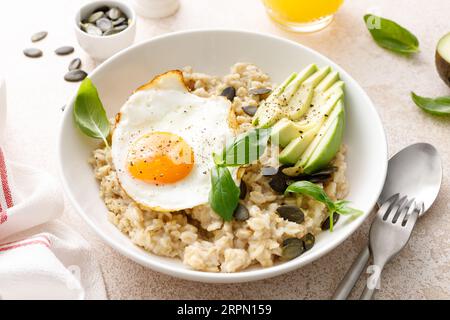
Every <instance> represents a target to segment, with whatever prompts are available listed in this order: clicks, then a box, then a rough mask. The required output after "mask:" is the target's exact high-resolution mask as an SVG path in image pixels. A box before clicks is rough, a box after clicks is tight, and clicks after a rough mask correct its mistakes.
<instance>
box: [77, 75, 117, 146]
mask: <svg viewBox="0 0 450 320" xmlns="http://www.w3.org/2000/svg"><path fill="white" fill-rule="evenodd" d="M73 119H74V121H75V123H76V125H77V126H78V128H80V130H81V131H82V132H83V133H84V134H85V135H87V136H89V137H91V138H96V139H102V140H103V141H104V142H105V144H106V145H107V146H109V144H108V140H107V138H108V135H109V130H110V127H109V120H108V117H107V116H106V111H105V109H104V108H103V104H102V102H101V101H100V98H99V96H98V92H97V88H96V87H95V86H94V84H93V83H92V81H91V80H90V79H89V78H86V79H84V80H83V82H82V83H81V85H80V88H79V89H78V93H77V97H76V99H75V106H74V108H73Z"/></svg>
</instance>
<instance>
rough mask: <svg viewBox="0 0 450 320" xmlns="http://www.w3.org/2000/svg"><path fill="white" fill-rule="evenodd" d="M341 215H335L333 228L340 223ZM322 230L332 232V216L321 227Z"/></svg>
mask: <svg viewBox="0 0 450 320" xmlns="http://www.w3.org/2000/svg"><path fill="white" fill-rule="evenodd" d="M340 216H341V215H340V214H337V213H334V214H333V226H335V225H336V223H337V222H338V221H339V217H340ZM321 228H322V230H330V216H328V218H326V219H325V220H324V221H323V222H322V225H321Z"/></svg>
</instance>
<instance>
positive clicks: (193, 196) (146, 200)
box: [111, 70, 236, 211]
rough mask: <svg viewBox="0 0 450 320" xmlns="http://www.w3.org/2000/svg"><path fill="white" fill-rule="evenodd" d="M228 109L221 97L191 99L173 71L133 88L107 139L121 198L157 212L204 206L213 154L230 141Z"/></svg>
mask: <svg viewBox="0 0 450 320" xmlns="http://www.w3.org/2000/svg"><path fill="white" fill-rule="evenodd" d="M230 109H231V103H230V102H229V101H228V100H227V99H225V98H224V97H209V98H202V97H198V96H196V95H194V94H192V93H190V92H189V90H188V88H187V87H186V85H185V82H184V79H183V74H182V72H181V71H178V70H176V71H169V72H167V73H165V74H162V75H160V76H157V77H156V78H154V79H153V80H152V81H150V82H149V83H147V84H146V85H144V86H142V87H140V88H138V89H137V90H136V92H135V93H134V94H133V95H132V96H131V97H130V98H129V99H128V101H127V102H126V103H125V104H124V105H123V107H122V108H121V110H120V113H119V114H118V115H117V116H116V124H115V128H114V132H113V136H112V147H111V155H112V160H113V164H114V167H115V169H116V172H117V177H118V179H119V182H120V185H121V186H122V188H123V189H124V190H125V192H126V193H127V194H128V195H129V196H130V197H131V198H132V199H133V200H134V201H136V202H137V203H139V204H140V205H142V206H144V207H146V208H150V209H153V210H158V211H177V210H183V209H188V208H193V207H195V206H198V205H201V204H205V203H207V202H208V196H209V192H210V189H211V177H210V169H211V168H212V167H213V166H214V161H213V153H219V152H221V150H222V149H223V147H224V145H225V144H226V142H227V141H228V142H229V141H231V140H232V139H233V138H234V130H233V129H231V128H230V126H229V124H228V119H229V114H230ZM233 175H234V177H235V176H236V174H235V172H233Z"/></svg>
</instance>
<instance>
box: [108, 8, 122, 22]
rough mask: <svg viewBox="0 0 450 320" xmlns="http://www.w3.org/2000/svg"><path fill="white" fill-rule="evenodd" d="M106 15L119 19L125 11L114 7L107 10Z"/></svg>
mask: <svg viewBox="0 0 450 320" xmlns="http://www.w3.org/2000/svg"><path fill="white" fill-rule="evenodd" d="M106 15H107V16H108V17H109V18H110V19H112V20H117V19H119V18H120V17H121V16H122V15H123V13H122V11H120V9H119V8H115V7H114V8H111V9H109V11H108V12H106Z"/></svg>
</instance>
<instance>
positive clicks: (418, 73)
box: [0, 0, 450, 299]
mask: <svg viewBox="0 0 450 320" xmlns="http://www.w3.org/2000/svg"><path fill="white" fill-rule="evenodd" d="M83 2H85V1H81V0H70V1H69V0H61V1H54V0H40V1H31V0H15V1H8V2H7V3H5V4H3V8H2V10H0V25H1V28H0V39H2V46H1V50H0V74H2V75H4V76H5V77H6V79H7V86H8V103H9V110H8V111H9V119H8V127H7V132H6V133H7V137H8V142H7V144H6V146H5V148H6V151H7V154H8V156H9V157H10V158H12V159H14V160H17V161H21V162H24V163H28V164H30V165H34V166H38V167H41V168H45V169H47V170H48V171H50V172H52V173H54V174H55V175H56V174H57V169H56V168H57V166H56V161H57V160H56V135H57V128H58V125H59V121H60V119H61V116H62V113H61V110H60V108H61V106H63V105H64V104H65V102H66V100H67V99H68V97H69V96H70V95H71V94H72V93H73V91H74V90H75V89H76V88H77V85H76V84H69V83H66V82H64V81H63V80H62V77H63V75H64V73H65V70H66V68H67V64H68V62H69V61H70V59H71V58H73V57H74V56H75V55H77V56H80V57H81V58H82V60H83V61H84V65H85V69H86V70H87V71H91V70H92V69H93V68H94V67H95V63H94V62H93V61H92V60H90V58H89V57H88V56H87V55H86V54H85V53H84V52H83V51H82V50H81V49H79V48H78V47H76V53H75V54H74V55H72V56H71V57H63V58H61V57H58V58H57V57H55V56H54V54H53V50H54V49H55V48H56V47H58V46H61V45H66V44H69V45H75V44H76V41H75V37H74V34H73V30H72V19H73V15H74V12H75V11H76V9H77V8H78V7H79V6H80V5H81V4H82V3H83ZM24 8H26V10H25V9H24ZM369 8H371V9H373V10H376V12H377V13H380V14H381V15H383V16H386V17H389V18H392V19H394V20H396V21H397V22H399V23H400V24H402V25H405V26H406V27H408V28H409V29H410V30H411V31H413V32H414V33H415V34H416V35H417V36H418V38H419V39H420V41H421V49H422V51H421V53H420V54H418V55H416V56H414V57H413V58H405V57H401V56H398V55H395V54H392V53H389V52H387V51H385V50H383V49H381V48H379V47H377V46H376V45H374V43H373V41H372V40H371V38H370V37H369V35H368V33H367V31H366V30H365V27H364V24H363V22H362V16H363V15H364V13H365V12H366V11H367V10H368V9H369ZM11 12H16V13H17V12H20V19H19V20H17V17H18V16H17V14H11ZM448 12H450V2H449V1H448V0H428V1H422V0H396V1H391V0H346V3H345V5H344V6H343V8H342V9H341V11H340V12H339V14H338V15H337V16H336V19H335V21H334V22H333V23H332V25H331V26H330V27H328V28H327V29H326V30H324V31H321V32H319V33H315V34H310V35H297V34H293V33H288V32H285V31H282V30H280V29H279V28H277V27H276V26H275V25H274V24H273V23H272V22H271V21H270V20H269V19H268V18H267V17H266V15H265V13H264V9H263V7H262V5H261V3H260V1H258V0H246V1H242V0H214V1H210V0H195V1H191V0H181V9H180V11H179V12H178V13H177V14H176V15H174V16H172V17H170V18H166V19H161V20H143V19H140V20H139V21H138V33H137V37H136V41H142V40H144V39H149V38H151V37H153V36H155V35H159V34H164V33H167V32H172V31H178V30H184V29H192V28H212V27H220V28H235V29H245V30H254V31H259V32H265V33H270V34H274V35H278V36H281V37H285V38H288V39H291V40H294V41H297V42H299V43H302V44H304V45H307V46H309V47H311V48H313V49H315V50H317V51H319V52H321V53H323V54H325V55H327V56H328V57H330V58H331V59H333V60H334V61H336V62H337V63H338V64H340V65H341V66H342V67H343V68H345V69H346V70H347V71H348V72H349V73H350V74H351V75H352V76H353V77H354V78H355V79H356V80H357V81H358V82H359V83H360V84H361V85H362V87H363V88H364V89H365V90H366V91H367V92H368V94H369V96H370V97H371V98H372V100H373V101H374V103H375V105H376V106H377V109H378V112H379V113H380V115H381V118H382V121H383V123H384V126H385V129H386V133H387V137H388V142H389V153H390V154H391V155H392V154H394V153H395V152H397V151H398V150H400V149H402V148H403V147H405V146H407V145H409V144H411V143H415V142H422V141H423V142H429V143H432V144H434V145H435V146H436V147H437V148H438V150H439V152H440V153H441V156H442V161H443V164H444V182H443V187H442V190H441V193H440V195H439V198H438V200H437V202H436V204H435V205H434V207H433V208H432V210H431V211H430V212H429V214H427V215H426V216H425V217H423V219H421V220H420V222H419V223H418V224H417V227H416V229H415V231H414V235H413V237H412V239H411V241H410V243H409V245H408V246H407V248H406V249H405V250H404V251H403V252H402V253H401V254H400V256H399V257H397V258H396V259H395V260H394V261H393V262H392V263H391V264H389V265H388V266H387V268H386V269H385V272H384V274H383V279H382V283H381V285H382V290H381V292H380V293H379V294H378V295H377V298H382V299H433V298H434V299H441V298H447V299H448V298H450V182H449V180H450V174H449V172H448V171H447V167H448V165H449V164H450V143H449V137H450V119H438V118H436V117H433V116H430V115H428V114H424V113H423V112H421V111H420V110H418V108H417V107H415V105H414V104H413V103H412V102H411V100H410V98H409V92H410V91H411V90H414V91H416V92H417V93H418V94H421V95H426V96H437V95H448V94H449V93H450V89H449V88H447V87H446V86H445V85H444V84H443V83H442V82H441V81H440V79H439V78H438V75H437V74H436V71H435V68H434V48H435V45H436V42H437V40H438V39H439V38H440V36H442V35H443V34H444V33H446V32H449V31H450V24H449V20H448ZM41 29H46V30H48V31H49V33H50V36H49V37H48V39H46V40H45V41H44V42H42V44H39V46H40V47H42V48H43V49H44V50H45V52H46V55H45V56H44V57H43V58H42V59H41V60H40V61H39V63H36V62H37V61H34V60H31V59H26V58H25V57H24V56H23V55H22V49H24V48H25V47H28V46H29V45H30V43H29V37H30V35H31V34H32V33H33V32H36V31H39V30H41ZM117 81H120V79H117ZM62 220H63V221H65V222H66V223H68V224H69V225H70V226H72V227H74V228H76V229H77V230H79V232H80V233H81V234H82V235H83V236H84V237H85V238H86V239H87V240H88V241H89V242H90V243H91V245H92V247H93V250H94V251H95V253H96V255H97V257H98V259H99V261H100V263H101V265H102V266H103V269H104V277H105V282H106V286H107V290H108V294H109V297H110V298H113V299H134V298H147V299H170V298H172V299H178V298H180V299H205V298H210V299H325V298H329V297H330V296H331V294H332V292H333V290H334V288H335V287H336V286H337V284H338V282H339V281H340V279H341V278H342V277H343V275H344V273H345V272H346V270H347V269H348V267H349V266H350V264H351V263H352V261H353V259H354V258H355V257H356V255H357V253H358V252H359V250H360V249H361V248H362V247H363V245H364V244H365V243H366V238H367V232H368V227H369V221H367V222H366V223H365V224H364V226H363V227H362V228H361V229H360V230H358V231H357V232H356V233H355V234H354V235H353V236H351V237H350V238H349V239H348V240H347V241H345V242H344V243H343V244H342V245H341V246H339V247H337V248H336V249H335V250H334V252H332V253H330V254H328V255H327V256H325V257H323V258H321V259H319V260H317V261H315V262H314V263H312V264H310V265H308V266H306V267H304V268H302V269H300V270H297V271H294V272H291V273H288V274H285V275H283V276H279V277H276V278H273V279H269V280H264V281H258V282H253V283H246V284H229V285H211V284H201V283H193V282H188V281H183V280H178V279H175V278H172V277H169V276H165V275H162V274H159V273H156V272H153V271H151V270H148V269H145V268H144V267H141V266H140V265H138V264H136V263H134V262H132V261H131V260H128V259H127V258H125V257H123V256H121V255H119V254H118V253H116V252H115V251H113V250H112V249H111V248H110V247H109V246H107V245H106V244H104V243H103V242H102V241H101V240H100V239H99V238H98V237H97V236H96V235H95V234H94V233H93V231H92V230H91V229H90V228H89V227H88V226H87V225H86V224H85V223H84V222H83V221H82V220H81V218H80V217H78V215H77V214H76V213H75V212H74V210H73V209H72V208H71V206H70V204H69V203H67V206H66V211H65V213H64V215H63V217H62ZM362 286H363V282H362V281H361V282H360V283H359V286H358V289H357V290H356V291H357V293H358V295H359V292H361V289H362Z"/></svg>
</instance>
